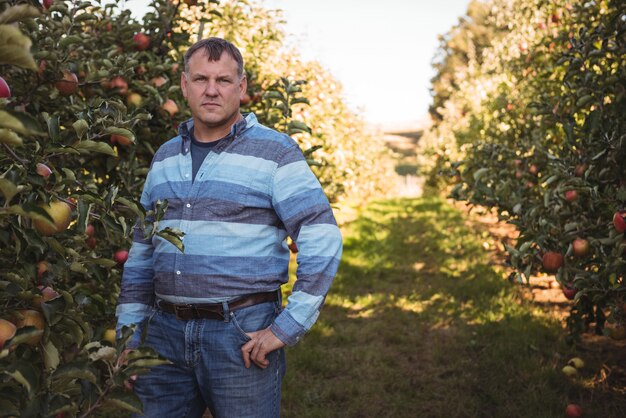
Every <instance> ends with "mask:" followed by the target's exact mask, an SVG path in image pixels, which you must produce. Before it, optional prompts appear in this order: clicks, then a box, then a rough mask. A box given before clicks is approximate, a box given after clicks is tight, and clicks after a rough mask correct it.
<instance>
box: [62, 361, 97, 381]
mask: <svg viewBox="0 0 626 418" xmlns="http://www.w3.org/2000/svg"><path fill="white" fill-rule="evenodd" d="M52 379H54V380H73V379H83V380H86V381H88V382H91V383H93V384H94V385H95V384H97V381H98V378H97V377H96V375H95V374H94V372H92V371H91V370H90V369H89V368H86V367H84V366H82V365H77V364H63V365H61V366H60V367H59V368H58V369H56V371H55V372H54V373H53V374H52Z"/></svg>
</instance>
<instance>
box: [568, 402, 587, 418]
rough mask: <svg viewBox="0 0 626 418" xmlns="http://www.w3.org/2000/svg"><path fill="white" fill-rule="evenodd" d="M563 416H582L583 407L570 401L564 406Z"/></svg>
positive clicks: (575, 417)
mask: <svg viewBox="0 0 626 418" xmlns="http://www.w3.org/2000/svg"><path fill="white" fill-rule="evenodd" d="M565 416H567V417H569V418H578V417H582V416H583V409H582V408H581V407H580V405H577V404H575V403H571V404H569V405H567V407H566V408H565Z"/></svg>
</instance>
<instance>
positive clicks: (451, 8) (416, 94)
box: [126, 0, 469, 127]
mask: <svg viewBox="0 0 626 418" xmlns="http://www.w3.org/2000/svg"><path fill="white" fill-rule="evenodd" d="M145 3H146V2H144V1H141V0H129V1H127V3H126V5H127V7H129V8H130V9H131V10H133V11H134V12H135V13H141V9H142V8H144V7H145V6H144V5H145ZM468 3H469V0H436V1H420V0H264V1H262V2H261V4H263V5H264V6H266V7H267V8H269V9H281V10H283V17H284V20H285V21H286V25H285V30H286V32H287V33H288V42H289V43H290V44H294V45H297V46H298V50H299V51H300V52H301V54H302V56H303V58H304V59H306V60H315V61H319V62H320V63H321V64H322V65H323V66H324V67H326V68H327V69H328V70H329V71H330V73H331V74H332V75H333V76H334V77H335V79H336V80H338V81H339V82H340V83H341V84H342V85H343V87H344V94H345V99H346V102H347V103H348V104H349V106H350V107H351V108H352V110H353V111H355V112H356V113H359V114H361V115H362V116H363V119H364V120H365V121H367V122H369V123H372V124H374V125H378V126H385V127H386V126H389V125H392V126H393V125H398V126H413V125H417V124H419V123H420V122H421V121H423V120H424V118H425V116H426V115H427V112H428V106H429V104H430V103H431V96H430V92H429V86H430V79H431V78H432V77H433V75H434V71H433V69H432V60H433V57H434V56H435V53H436V50H437V47H438V45H439V41H438V35H443V34H445V33H446V32H448V30H449V29H450V28H452V26H454V25H455V24H456V23H457V22H458V19H459V17H460V16H462V15H464V14H465V12H466V10H467V5H468Z"/></svg>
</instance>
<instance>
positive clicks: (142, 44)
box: [133, 32, 150, 51]
mask: <svg viewBox="0 0 626 418" xmlns="http://www.w3.org/2000/svg"><path fill="white" fill-rule="evenodd" d="M133 43H134V44H135V49H136V50H138V51H145V50H146V49H148V47H149V46H150V37H149V36H148V35H146V34H145V33H143V32H139V33H136V34H135V36H133Z"/></svg>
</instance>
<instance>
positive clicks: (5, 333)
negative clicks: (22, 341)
mask: <svg viewBox="0 0 626 418" xmlns="http://www.w3.org/2000/svg"><path fill="white" fill-rule="evenodd" d="M15 331H17V327H16V326H15V324H14V323H13V322H10V321H7V320H6V319H2V318H0V350H2V348H3V347H4V344H5V343H6V342H7V341H8V340H10V339H11V338H13V337H14V336H15Z"/></svg>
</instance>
